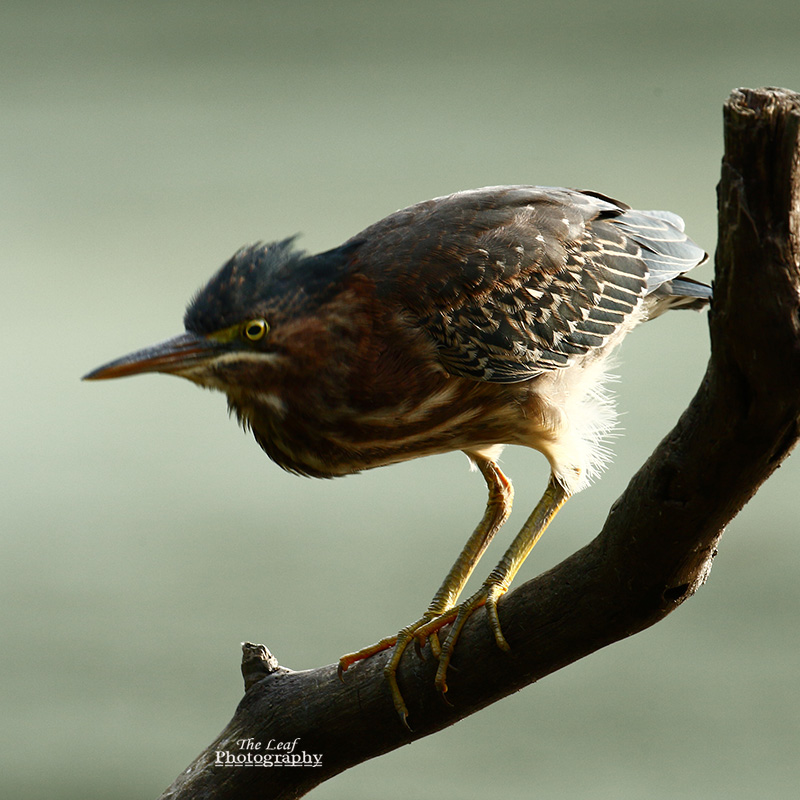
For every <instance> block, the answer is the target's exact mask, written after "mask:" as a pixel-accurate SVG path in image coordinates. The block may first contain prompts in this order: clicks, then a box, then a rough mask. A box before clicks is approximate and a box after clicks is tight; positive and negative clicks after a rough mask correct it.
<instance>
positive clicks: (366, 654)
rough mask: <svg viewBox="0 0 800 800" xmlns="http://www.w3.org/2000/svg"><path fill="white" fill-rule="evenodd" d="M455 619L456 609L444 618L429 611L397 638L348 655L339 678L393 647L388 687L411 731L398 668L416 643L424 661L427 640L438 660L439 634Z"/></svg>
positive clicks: (387, 672) (387, 670)
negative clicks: (421, 633) (348, 670)
mask: <svg viewBox="0 0 800 800" xmlns="http://www.w3.org/2000/svg"><path fill="white" fill-rule="evenodd" d="M455 616H456V609H455V608H453V609H451V610H450V611H447V612H444V613H442V614H438V613H436V612H433V611H426V612H425V614H423V616H422V617H420V618H419V619H418V620H417V621H416V622H412V623H411V624H410V625H406V627H405V628H403V629H402V630H401V631H400V632H399V633H398V634H397V635H396V636H387V637H386V638H385V639H381V640H380V641H379V642H376V643H375V644H372V645H370V646H369V647H363V648H362V649H361V650H357V651H356V652H354V653H348V654H347V655H344V656H342V657H341V658H340V659H339V677H340V678H341V677H342V674H343V673H344V672H345V671H346V670H347V669H348V668H350V667H351V666H353V664H356V663H357V662H359V661H363V660H364V659H366V658H370V656H374V655H376V654H377V653H381V652H383V651H384V650H388V649H389V648H390V647H393V648H394V651H393V652H392V655H391V658H390V659H389V660H388V661H387V662H386V666H385V667H384V668H383V674H384V676H385V678H386V681H387V683H388V684H389V691H390V692H391V695H392V702H393V703H394V707H395V710H396V711H397V714H398V716H399V717H400V719H401V721H402V722H403V724H404V725H405V726H406V727H409V725H408V709H407V708H406V704H405V701H404V700H403V695H402V693H401V692H400V687H399V686H398V685H397V668H398V667H399V665H400V659H401V658H402V657H403V653H405V651H406V649H407V648H408V646H409V645H410V644H411V643H412V642H415V643H416V647H417V653H418V654H419V655H420V657H423V656H422V647H423V646H424V644H425V642H426V641H427V640H430V642H431V649H432V650H433V652H434V655H436V656H438V652H439V649H440V648H439V639H438V636H437V635H436V631H438V630H439V628H441V627H442V626H443V625H446V624H447V623H448V622H450V621H452V620H453V619H454V618H455ZM422 628H425V634H424V636H421V635H420V633H419V632H420V630H421V629H422Z"/></svg>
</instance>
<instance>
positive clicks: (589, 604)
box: [163, 89, 800, 800]
mask: <svg viewBox="0 0 800 800" xmlns="http://www.w3.org/2000/svg"><path fill="white" fill-rule="evenodd" d="M709 319H710V330H711V359H710V361H709V364H708V368H707V371H706V373H705V376H704V377H703V380H702V383H701V384H700V387H699V389H698V391H697V394H696V395H695V397H694V399H693V400H692V402H691V403H690V405H689V407H688V408H687V409H686V411H685V412H684V414H683V416H682V417H681V419H680V420H679V422H678V424H677V425H676V427H675V429H674V430H673V431H672V432H671V433H669V434H668V435H667V436H666V438H665V439H664V440H663V441H662V442H661V443H660V444H659V446H658V447H657V448H656V450H655V452H654V453H653V454H652V456H651V457H650V458H649V459H648V460H647V462H646V463H645V464H644V466H643V467H642V468H641V469H640V470H639V472H638V473H637V474H636V475H635V476H634V478H633V480H632V481H631V483H630V485H629V486H628V488H627V490H626V491H625V493H624V494H623V495H622V497H620V498H619V500H617V502H616V503H615V504H614V506H613V507H612V509H611V511H610V513H609V516H608V519H607V520H606V523H605V525H604V527H603V530H602V532H601V533H600V534H599V535H598V536H597V538H595V539H594V540H593V541H592V542H591V543H590V544H588V545H587V546H586V547H584V548H582V549H581V550H579V551H578V552H576V553H575V554H573V555H572V556H570V557H569V558H568V559H566V560H565V561H563V562H562V563H561V564H559V565H558V566H556V567H554V568H553V569H552V570H550V571H549V572H547V573H545V574H544V575H541V576H539V577H538V578H536V579H535V580H532V581H529V582H528V583H525V584H523V585H522V586H520V587H519V588H518V589H517V590H516V591H514V592H512V593H510V594H509V595H507V596H506V597H505V598H504V599H503V600H502V602H501V604H500V615H501V619H502V622H503V630H504V632H505V634H506V637H507V639H508V641H509V643H510V644H511V647H512V651H511V653H504V652H502V651H500V650H499V649H498V648H497V646H496V645H495V642H494V638H493V636H492V634H491V632H490V630H489V627H488V626H487V624H486V619H485V614H484V613H483V610H481V611H479V612H477V613H475V614H474V615H473V617H472V618H471V619H470V621H469V623H468V624H467V626H466V628H465V629H464V632H463V634H462V637H461V639H460V640H459V644H458V647H457V649H456V653H455V658H454V662H453V666H454V667H456V668H457V669H454V670H452V671H451V672H450V674H449V689H450V691H449V693H448V695H447V697H448V700H449V702H450V703H451V704H452V705H447V704H446V703H443V702H442V700H441V698H440V697H439V695H438V693H437V692H436V691H435V689H434V686H433V676H434V673H435V669H436V664H435V659H434V658H433V657H432V656H431V654H430V650H429V649H428V648H426V650H425V654H426V656H427V658H426V660H424V661H421V660H420V659H418V658H417V657H416V656H415V655H414V653H413V652H409V653H407V654H406V656H405V657H404V659H403V662H402V664H401V669H400V671H399V683H400V686H401V689H402V691H403V695H404V697H405V699H406V702H407V704H408V707H409V712H410V721H411V724H412V726H413V729H414V730H413V732H411V731H408V730H407V729H406V728H404V727H403V725H402V724H401V723H400V721H399V720H398V718H397V715H396V713H395V711H394V708H393V706H392V701H391V698H390V697H389V694H388V690H387V687H386V683H385V681H384V679H383V675H382V668H383V665H384V663H385V660H386V654H383V655H381V656H376V657H373V658H371V659H369V660H368V661H366V662H363V663H361V664H359V665H356V666H355V667H354V668H352V669H351V670H350V671H348V672H347V673H346V674H345V676H344V681H340V680H339V679H338V678H337V675H336V667H335V665H329V666H326V667H320V668H319V669H315V670H310V671H307V672H292V671H291V670H286V669H283V668H281V667H278V666H277V662H275V661H274V659H271V658H270V657H268V656H269V654H268V653H267V652H266V651H265V649H259V646H246V647H245V658H244V660H243V671H244V674H245V680H246V687H247V689H246V693H245V696H244V698H243V699H242V701H241V703H240V705H239V707H238V708H237V710H236V713H235V714H234V717H233V719H232V720H231V722H230V723H229V724H228V726H227V727H226V728H225V730H224V731H223V732H222V733H221V734H220V735H219V737H217V739H216V740H215V741H214V743H213V744H212V745H211V746H210V747H209V748H208V749H207V750H206V751H205V752H203V753H201V754H200V755H199V756H198V758H197V759H196V761H195V762H194V763H193V764H192V765H191V766H190V767H189V768H188V769H187V770H186V771H185V772H183V773H182V774H181V775H180V776H179V777H178V778H177V779H176V781H175V783H174V784H173V785H172V786H171V787H170V788H169V789H168V790H167V791H166V792H165V793H164V795H163V797H164V798H174V799H175V800H177V798H192V799H193V800H199V799H200V798H211V797H214V798H239V799H241V798H256V797H259V798H263V797H269V798H295V797H300V796H302V795H303V794H304V793H306V792H307V791H309V790H310V789H311V788H313V787H314V786H316V785H317V784H319V783H321V782H322V781H324V780H325V779H327V778H329V777H331V776H333V775H335V774H337V773H339V772H341V771H343V770H345V769H347V768H348V767H352V766H354V765H356V764H358V763H360V762H362V761H366V760H367V759H370V758H374V757H375V756H377V755H380V754H382V753H385V752H387V751H389V750H392V749H394V748H396V747H399V746H400V745H402V744H405V743H407V742H408V741H410V740H413V739H418V738H420V737H422V736H427V735H428V734H431V733H433V732H435V731H437V730H440V729H441V728H444V727H446V726H448V725H451V724H453V723H454V722H456V721H458V720H459V719H461V718H463V717H465V716H468V715H469V714H472V713H474V712H475V711H477V710H479V709H480V708H483V707H484V706H486V705H488V704H490V703H492V702H494V701H495V700H498V699H500V698H501V697H504V696H506V695H508V694H510V693H511V692H514V691H515V690H517V689H519V688H521V687H523V686H525V685H527V684H529V683H531V682H532V681H535V680H537V679H538V678H541V677H542V676H544V675H547V674H549V673H551V672H554V671H555V670H558V669H560V668H561V667H563V666H565V665H566V664H569V663H571V662H573V661H575V660H577V659H579V658H581V657H583V656H585V655H587V654H588V653H591V652H594V651H595V650H598V649H599V648H601V647H603V646H605V645H607V644H610V643H611V642H614V641H617V640H619V639H621V638H623V637H625V636H630V635H631V634H634V633H637V632H638V631H640V630H642V629H643V628H646V627H648V626H650V625H652V624H654V623H655V622H658V621H659V620H661V619H663V618H664V617H665V616H666V615H667V614H669V613H670V612H671V611H672V610H673V609H675V608H676V607H677V606H678V605H679V604H680V603H682V602H683V601H684V600H686V599H687V598H688V597H690V596H691V595H692V594H693V593H694V592H695V591H696V589H697V588H698V587H699V586H700V585H701V584H702V583H703V582H704V581H705V579H706V577H707V575H708V572H709V569H710V566H711V561H712V559H713V557H714V555H715V553H716V547H717V544H718V542H719V539H720V537H721V536H722V533H723V531H724V529H725V526H726V525H727V524H728V522H730V520H731V519H732V518H733V517H734V515H735V514H736V513H737V512H738V511H739V509H741V508H742V506H743V505H744V504H745V503H746V502H747V501H748V500H749V499H750V497H752V495H753V494H754V493H755V492H756V490H757V489H758V487H759V486H760V485H761V484H762V483H763V482H764V481H765V480H766V479H767V478H768V477H769V476H770V474H771V473H772V472H773V470H775V469H776V468H777V467H778V465H779V464H780V463H781V461H782V460H783V459H784V458H786V456H787V455H788V454H789V452H790V451H791V449H792V447H794V445H795V443H796V441H797V439H798V436H799V435H800V95H798V94H794V93H792V92H788V91H785V90H780V89H760V90H756V91H751V90H738V91H735V92H733V94H732V95H731V97H730V98H729V100H728V102H727V103H726V105H725V156H724V159H723V162H722V179H721V182H720V184H719V243H718V249H717V255H716V280H715V296H714V302H713V306H712V309H711V312H710V317H709ZM298 738H299V742H298V744H297V747H296V750H295V751H294V753H293V754H299V752H300V751H305V752H306V753H308V754H318V755H320V756H321V760H322V765H321V766H320V767H316V768H312V767H300V768H296V769H276V768H273V769H258V768H244V767H227V766H217V765H215V764H214V761H215V751H227V752H230V753H232V754H234V755H239V754H242V755H243V754H246V753H247V752H248V750H247V748H243V747H242V746H241V744H240V740H247V739H251V740H253V742H254V743H259V742H260V743H261V750H260V751H259V750H250V751H249V752H250V753H251V754H256V753H259V752H261V753H263V752H264V748H266V747H267V746H268V743H269V742H270V740H272V741H273V742H276V743H284V742H293V741H294V740H296V739H298Z"/></svg>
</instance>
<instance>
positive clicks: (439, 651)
mask: <svg viewBox="0 0 800 800" xmlns="http://www.w3.org/2000/svg"><path fill="white" fill-rule="evenodd" d="M505 591H506V587H505V586H503V585H502V584H500V583H494V582H489V581H487V582H486V583H484V585H483V586H481V588H480V589H479V590H478V591H477V592H475V594H473V595H472V597H470V598H469V599H468V600H465V601H464V602H463V603H459V604H458V605H457V606H454V607H453V608H451V609H450V610H449V611H448V612H447V613H446V614H443V615H441V616H440V617H437V618H435V619H433V620H431V621H430V622H429V623H428V624H426V625H423V626H422V627H420V628H419V629H418V630H417V631H416V634H415V635H416V636H417V638H418V639H419V640H420V641H423V642H424V641H425V639H427V638H430V639H431V649H432V650H433V652H434V655H436V657H437V658H438V659H439V666H438V667H437V670H436V677H435V679H434V684H435V686H436V688H437V689H438V690H439V691H440V692H441V693H442V696H444V695H445V694H446V693H447V670H448V668H449V666H450V660H451V658H452V656H453V651H454V650H455V646H456V643H457V641H458V638H459V636H460V635H461V631H462V630H463V628H464V625H466V623H467V620H468V619H469V618H470V617H471V616H472V613H473V612H474V611H476V610H477V609H479V608H480V607H481V606H486V613H487V615H488V617H489V625H490V627H491V629H492V632H493V633H494V638H495V641H496V642H497V646H498V647H499V648H500V649H501V650H506V651H508V650H510V649H511V647H510V646H509V644H508V642H507V641H506V638H505V636H503V630H502V628H501V627H500V618H499V616H498V614H497V601H498V600H499V599H500V597H502V595H503V594H505ZM451 621H452V623H453V624H452V625H451V626H450V630H449V631H448V632H447V637H446V638H445V640H444V643H443V644H442V645H441V646H438V640H437V641H436V644H434V641H433V637H435V636H436V633H437V632H438V631H439V629H440V628H442V627H443V626H444V625H446V624H447V623H448V622H451Z"/></svg>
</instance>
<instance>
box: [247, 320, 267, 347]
mask: <svg viewBox="0 0 800 800" xmlns="http://www.w3.org/2000/svg"><path fill="white" fill-rule="evenodd" d="M268 330H269V326H268V325H267V323H266V322H265V321H264V320H263V319H253V320H250V322H248V323H247V324H246V325H245V326H244V335H245V336H246V337H247V338H248V339H249V340H250V341H251V342H256V341H258V340H259V339H261V338H263V336H264V335H265V334H266V332H267V331H268Z"/></svg>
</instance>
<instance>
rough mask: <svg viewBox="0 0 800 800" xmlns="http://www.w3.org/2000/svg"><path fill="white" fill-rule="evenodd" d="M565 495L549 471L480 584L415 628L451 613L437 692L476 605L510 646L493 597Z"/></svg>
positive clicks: (443, 684) (507, 583)
mask: <svg viewBox="0 0 800 800" xmlns="http://www.w3.org/2000/svg"><path fill="white" fill-rule="evenodd" d="M569 496H570V495H569V493H568V492H567V490H566V489H565V488H564V487H563V486H561V484H560V483H559V482H558V481H557V480H556V478H555V477H554V476H552V475H551V476H550V481H549V483H548V484H547V489H546V490H545V493H544V495H543V496H542V499H541V500H540V501H539V502H538V503H537V505H536V508H535V509H534V510H533V513H532V514H531V515H530V517H528V519H527V521H526V522H525V524H524V525H523V527H522V530H521V531H520V532H519V533H518V534H517V536H516V538H515V539H514V541H513V542H512V543H511V546H510V547H509V548H508V550H507V551H506V553H505V555H504V556H503V558H502V559H501V560H500V563H499V564H498V565H497V566H496V567H495V568H494V569H493V570H492V572H491V573H490V575H489V577H488V578H487V579H486V580H485V581H484V582H483V585H482V586H481V588H480V589H479V590H478V591H477V592H476V593H475V594H474V595H472V597H470V598H469V599H468V600H466V601H464V602H463V603H461V604H460V605H459V606H458V607H457V608H454V609H450V611H449V613H448V614H447V615H446V616H447V618H446V619H445V620H444V622H440V620H439V619H435V620H432V621H431V622H430V623H428V625H426V626H423V627H421V628H420V629H418V630H417V631H416V635H417V636H426V635H430V633H431V632H432V631H433V630H438V629H439V628H440V627H441V626H442V624H445V623H446V622H447V621H449V619H451V618H453V617H455V619H454V621H453V624H452V625H451V627H450V630H449V631H448V634H447V639H446V640H445V643H444V645H443V646H442V649H441V652H440V654H439V667H438V669H437V671H436V681H435V682H436V688H437V689H439V691H440V692H443V693H444V692H446V691H447V681H446V678H447V668H448V666H449V664H450V658H451V657H452V655H453V649H454V648H455V645H456V641H457V640H458V637H459V635H460V634H461V630H462V628H463V627H464V624H465V623H466V621H467V620H468V619H469V617H470V615H471V614H472V612H473V611H475V609H476V608H479V607H480V606H482V605H485V606H486V613H487V614H488V616H489V624H490V625H491V627H492V630H493V631H494V637H495V640H496V641H497V645H498V647H500V648H502V649H503V650H509V649H510V647H509V645H508V642H507V641H506V639H505V637H504V636H503V631H502V629H501V627H500V618H499V617H498V615H497V601H498V600H499V599H500V597H502V596H503V595H504V594H505V593H506V591H507V590H508V587H509V586H510V585H511V581H513V580H514V576H515V575H516V574H517V572H518V571H519V568H520V567H521V566H522V564H523V562H524V561H525V559H526V558H527V557H528V555H529V554H530V552H531V550H532V549H533V546H534V545H535V544H536V542H538V541H539V539H540V538H541V536H542V534H543V533H544V532H545V530H546V529H547V526H548V525H549V524H550V522H551V521H552V520H553V517H555V515H556V514H557V513H558V510H559V509H560V508H561V506H563V505H564V503H565V502H566V501H567V500H568V499H569ZM437 623H438V624H437ZM429 628H430V630H429Z"/></svg>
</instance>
